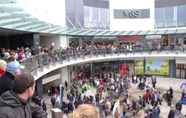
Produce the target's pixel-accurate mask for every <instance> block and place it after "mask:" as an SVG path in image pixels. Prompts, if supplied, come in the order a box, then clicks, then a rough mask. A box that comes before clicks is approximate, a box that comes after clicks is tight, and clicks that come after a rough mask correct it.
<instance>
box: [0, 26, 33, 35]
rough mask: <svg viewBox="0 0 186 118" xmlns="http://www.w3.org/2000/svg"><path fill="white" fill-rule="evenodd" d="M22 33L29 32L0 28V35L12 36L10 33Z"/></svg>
mask: <svg viewBox="0 0 186 118" xmlns="http://www.w3.org/2000/svg"><path fill="white" fill-rule="evenodd" d="M22 34H30V33H29V32H24V31H17V30H10V29H3V28H0V36H12V35H22Z"/></svg>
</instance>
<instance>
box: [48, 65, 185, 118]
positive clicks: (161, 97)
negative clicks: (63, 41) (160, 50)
mask: <svg viewBox="0 0 186 118" xmlns="http://www.w3.org/2000/svg"><path fill="white" fill-rule="evenodd" d="M87 70H88V69H86V68H84V71H83V68H80V69H79V70H78V71H77V73H76V74H75V76H74V77H73V78H72V79H73V80H72V81H71V84H70V85H68V88H69V89H65V88H66V87H67V85H65V87H64V90H66V92H65V93H66V94H64V99H63V103H62V105H60V95H59V92H55V93H58V95H56V94H53V95H52V97H51V98H55V97H56V102H55V101H53V105H54V106H53V107H59V108H61V109H62V110H63V111H64V113H65V114H69V115H72V114H73V112H74V110H76V109H78V106H79V105H81V104H89V105H92V106H94V107H95V108H96V109H97V110H98V111H99V112H98V113H99V117H100V118H107V117H114V118H133V117H136V118H138V117H139V118H140V117H142V116H140V114H141V112H143V113H144V116H143V117H144V118H160V113H161V108H160V107H161V106H162V104H163V103H167V105H168V106H169V107H170V108H171V109H170V112H169V115H168V116H167V117H168V118H185V116H184V115H183V114H182V112H181V110H182V104H181V103H180V102H177V103H176V105H175V107H174V101H173V96H174V92H173V89H172V88H171V87H170V89H169V90H167V91H166V92H165V93H163V92H162V91H160V90H159V89H158V88H157V87H156V83H157V80H156V77H155V76H151V77H147V76H133V77H132V78H129V77H128V76H123V77H121V76H120V77H114V74H113V72H104V71H103V72H97V73H93V74H91V73H90V72H89V71H87ZM134 85H136V87H137V89H138V90H139V91H141V94H140V95H137V96H136V95H134V94H133V93H131V92H130V91H129V89H131V87H132V86H134ZM141 86H143V87H141ZM58 90H59V89H58ZM65 96H66V97H65ZM53 100H54V99H53ZM55 103H57V104H55ZM172 112H174V113H172ZM94 117H96V116H94Z"/></svg>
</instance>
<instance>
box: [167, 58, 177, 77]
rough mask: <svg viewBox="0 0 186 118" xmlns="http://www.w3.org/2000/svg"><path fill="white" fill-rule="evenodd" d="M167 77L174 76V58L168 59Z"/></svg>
mask: <svg viewBox="0 0 186 118" xmlns="http://www.w3.org/2000/svg"><path fill="white" fill-rule="evenodd" d="M169 77H171V78H176V60H175V59H173V60H169Z"/></svg>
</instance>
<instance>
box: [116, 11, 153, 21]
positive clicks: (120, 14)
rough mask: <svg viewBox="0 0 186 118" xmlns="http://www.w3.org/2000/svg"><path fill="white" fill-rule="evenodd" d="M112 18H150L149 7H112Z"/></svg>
mask: <svg viewBox="0 0 186 118" xmlns="http://www.w3.org/2000/svg"><path fill="white" fill-rule="evenodd" d="M114 18H131V19H132V18H150V9H125V10H120V9H114Z"/></svg>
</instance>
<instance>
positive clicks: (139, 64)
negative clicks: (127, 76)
mask: <svg viewBox="0 0 186 118" xmlns="http://www.w3.org/2000/svg"><path fill="white" fill-rule="evenodd" d="M134 68H135V74H136V75H143V74H144V61H143V60H136V61H135V66H134Z"/></svg>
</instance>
